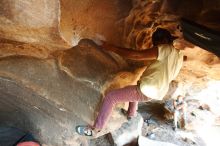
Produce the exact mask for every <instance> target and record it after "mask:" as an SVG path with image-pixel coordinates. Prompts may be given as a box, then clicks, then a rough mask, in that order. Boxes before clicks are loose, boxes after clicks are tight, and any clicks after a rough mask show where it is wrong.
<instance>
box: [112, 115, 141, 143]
mask: <svg viewBox="0 0 220 146" xmlns="http://www.w3.org/2000/svg"><path fill="white" fill-rule="evenodd" d="M142 126H143V118H142V117H141V115H140V114H137V116H136V117H133V118H132V119H131V120H128V121H127V122H125V123H123V124H122V126H121V127H120V128H119V129H118V130H115V131H113V132H111V136H112V140H113V142H114V144H115V145H117V146H123V145H126V144H128V143H131V142H132V141H133V140H135V139H137V138H138V136H140V135H141V129H142Z"/></svg>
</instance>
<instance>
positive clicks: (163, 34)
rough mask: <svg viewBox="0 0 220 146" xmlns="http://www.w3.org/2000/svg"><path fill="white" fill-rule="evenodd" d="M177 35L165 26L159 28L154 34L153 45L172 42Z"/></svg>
mask: <svg viewBox="0 0 220 146" xmlns="http://www.w3.org/2000/svg"><path fill="white" fill-rule="evenodd" d="M174 39H175V37H173V36H172V35H171V34H170V32H169V31H168V30H166V29H164V28H157V29H156V31H155V32H154V33H153V35H152V42H153V45H154V46H156V45H159V44H163V43H168V44H170V43H172V42H173V40H174Z"/></svg>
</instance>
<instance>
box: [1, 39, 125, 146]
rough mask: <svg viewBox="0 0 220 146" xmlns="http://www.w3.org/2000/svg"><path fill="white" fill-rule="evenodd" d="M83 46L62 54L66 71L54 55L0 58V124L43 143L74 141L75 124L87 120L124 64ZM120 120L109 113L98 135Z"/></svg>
mask: <svg viewBox="0 0 220 146" xmlns="http://www.w3.org/2000/svg"><path fill="white" fill-rule="evenodd" d="M90 43H91V42H90ZM87 44H88V45H87V46H78V47H75V48H73V49H72V50H69V51H67V52H65V53H64V54H63V57H64V58H62V59H63V60H62V61H61V62H60V65H62V66H64V67H65V68H66V69H67V70H68V71H69V73H70V74H71V75H70V74H69V73H66V71H65V70H63V69H62V68H61V66H59V63H58V62H59V61H58V60H56V59H46V60H41V59H36V58H31V57H24V56H17V57H15V56H14V57H7V58H4V59H2V60H1V61H0V85H1V86H0V87H1V88H0V94H1V102H0V111H1V112H0V119H1V124H3V125H8V126H15V127H18V128H21V129H24V130H27V131H30V132H32V133H33V134H34V135H36V137H37V138H38V139H39V140H40V141H41V142H42V143H45V144H47V145H53V146H60V145H62V146H71V145H72V143H73V142H76V143H78V144H79V145H80V142H82V141H83V140H81V138H80V137H79V136H78V135H77V134H76V132H75V126H77V125H79V124H92V123H93V121H94V119H95V117H96V112H97V110H98V107H99V103H100V102H101V97H102V95H101V87H102V86H103V85H104V83H105V82H106V81H107V80H108V79H109V78H108V76H109V75H111V74H114V73H116V72H119V71H120V70H122V69H125V68H126V64H123V63H120V62H117V60H114V58H112V57H111V55H109V54H108V53H107V52H104V51H102V50H101V49H99V48H95V46H94V45H89V42H87ZM84 45H85V44H84ZM82 50H83V51H82ZM58 54H59V53H58ZM79 63H80V66H77V64H79ZM124 120H125V118H123V117H122V116H121V115H118V113H117V111H116V112H114V113H113V115H112V120H111V122H109V127H106V129H104V130H103V132H102V133H101V134H102V135H103V134H105V133H107V132H109V131H112V130H115V129H116V128H118V127H119V126H120V123H123V121H124ZM74 145H75V144H74Z"/></svg>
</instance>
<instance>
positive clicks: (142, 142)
mask: <svg viewBox="0 0 220 146" xmlns="http://www.w3.org/2000/svg"><path fill="white" fill-rule="evenodd" d="M138 145H139V146H147V145H150V146H177V145H175V144H172V143H168V142H161V141H156V140H150V139H148V138H146V137H144V136H139V138H138Z"/></svg>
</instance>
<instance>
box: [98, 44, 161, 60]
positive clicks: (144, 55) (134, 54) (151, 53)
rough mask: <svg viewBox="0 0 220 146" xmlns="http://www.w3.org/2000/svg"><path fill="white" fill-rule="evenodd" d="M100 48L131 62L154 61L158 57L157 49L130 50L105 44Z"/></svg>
mask: <svg viewBox="0 0 220 146" xmlns="http://www.w3.org/2000/svg"><path fill="white" fill-rule="evenodd" d="M102 47H103V48H104V49H106V50H108V51H112V52H115V53H117V54H118V55H120V56H122V57H123V58H126V59H132V60H154V59H157V57H158V49H157V48H151V49H146V50H143V51H137V50H131V49H127V48H120V47H115V46H113V45H109V44H107V43H105V42H104V43H103V45H102Z"/></svg>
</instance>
